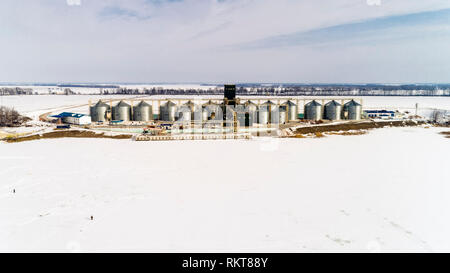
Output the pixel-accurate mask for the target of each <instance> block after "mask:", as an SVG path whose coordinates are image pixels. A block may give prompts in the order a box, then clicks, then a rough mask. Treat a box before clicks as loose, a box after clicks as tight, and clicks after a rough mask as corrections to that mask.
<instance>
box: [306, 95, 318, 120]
mask: <svg viewBox="0 0 450 273" xmlns="http://www.w3.org/2000/svg"><path fill="white" fill-rule="evenodd" d="M305 118H306V119H309V120H321V119H322V104H320V103H318V102H317V101H315V100H313V101H310V102H308V103H307V104H305Z"/></svg>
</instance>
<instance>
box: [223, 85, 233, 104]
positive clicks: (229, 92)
mask: <svg viewBox="0 0 450 273" xmlns="http://www.w3.org/2000/svg"><path fill="white" fill-rule="evenodd" d="M225 99H227V100H229V101H233V100H235V99H236V85H234V84H225Z"/></svg>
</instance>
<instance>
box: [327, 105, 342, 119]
mask: <svg viewBox="0 0 450 273" xmlns="http://www.w3.org/2000/svg"><path fill="white" fill-rule="evenodd" d="M341 115H342V105H341V104H340V103H338V102H337V101H335V100H332V101H330V102H328V103H327V104H325V110H324V116H325V119H328V120H340V119H341Z"/></svg>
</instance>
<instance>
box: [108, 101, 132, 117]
mask: <svg viewBox="0 0 450 273" xmlns="http://www.w3.org/2000/svg"><path fill="white" fill-rule="evenodd" d="M112 117H113V120H123V121H129V120H131V106H130V105H129V104H128V103H126V102H124V101H123V100H121V101H120V102H119V103H118V104H117V105H116V106H113V109H112Z"/></svg>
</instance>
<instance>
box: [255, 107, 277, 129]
mask: <svg viewBox="0 0 450 273" xmlns="http://www.w3.org/2000/svg"><path fill="white" fill-rule="evenodd" d="M278 108H279V106H278V105H276V104H275V103H273V102H271V101H266V102H265V103H263V104H261V105H260V106H259V108H258V119H259V118H261V121H260V122H259V123H260V124H268V123H278V121H279V109H278ZM266 116H267V117H266Z"/></svg>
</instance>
